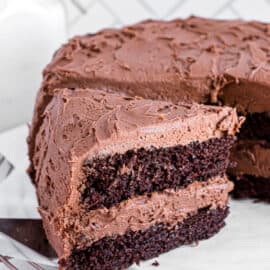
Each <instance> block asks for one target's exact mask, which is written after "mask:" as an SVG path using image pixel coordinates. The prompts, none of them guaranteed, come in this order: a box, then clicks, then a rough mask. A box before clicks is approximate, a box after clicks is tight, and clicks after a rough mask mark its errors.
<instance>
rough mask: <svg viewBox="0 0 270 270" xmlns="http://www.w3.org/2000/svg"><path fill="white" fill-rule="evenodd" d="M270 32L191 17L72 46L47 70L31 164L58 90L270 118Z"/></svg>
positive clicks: (80, 39) (114, 31)
mask: <svg viewBox="0 0 270 270" xmlns="http://www.w3.org/2000/svg"><path fill="white" fill-rule="evenodd" d="M269 29H270V27H269V25H268V24H264V23H259V22H244V21H239V20H237V21H221V20H209V19H202V18H197V17H190V18H188V19H185V20H180V19H177V20H173V21H169V22H165V21H144V22H142V23H139V24H136V25H133V26H129V27H125V28H122V29H107V30H103V31H101V32H98V33H97V34H94V35H93V34H88V35H85V36H80V37H75V38H73V39H71V40H70V41H69V42H68V43H67V44H65V45H64V46H62V48H60V49H59V50H58V51H57V52H56V54H55V55H54V57H53V59H52V61H51V63H50V64H49V65H48V66H47V68H46V69H45V70H44V73H43V78H44V80H43V83H42V86H41V89H40V91H39V94H38V96H37V99H36V108H35V113H34V116H33V121H32V126H31V130H30V136H29V139H28V142H29V153H30V159H31V160H32V157H33V152H34V149H35V141H36V140H35V137H36V134H37V132H38V130H39V127H40V126H41V124H42V119H43V117H42V114H43V112H44V110H45V108H46V106H47V104H48V102H49V101H50V99H51V98H52V96H53V95H55V93H56V88H64V87H68V88H72V89H75V91H76V88H77V87H83V88H86V87H89V88H98V89H105V90H108V91H118V92H119V91H121V92H125V93H127V94H129V95H132V96H135V95H138V96H143V97H146V98H153V99H166V100H172V101H174V102H178V101H179V100H182V99H188V100H193V101H196V102H199V103H213V104H220V103H224V104H226V105H230V106H234V107H236V108H237V109H238V111H239V112H241V113H243V114H245V113H247V112H249V113H252V112H263V111H270V80H269V78H270V49H269V48H270V30H269ZM30 172H31V173H32V174H34V172H35V171H34V170H33V168H32V170H30Z"/></svg>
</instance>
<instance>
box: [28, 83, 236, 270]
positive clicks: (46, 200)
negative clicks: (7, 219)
mask: <svg viewBox="0 0 270 270" xmlns="http://www.w3.org/2000/svg"><path fill="white" fill-rule="evenodd" d="M240 122H241V121H240V120H239V118H238V117H237V114H236V110H235V109H232V108H229V107H215V106H205V105H198V104H193V103H186V102H184V103H178V104H177V105H176V104H173V103H170V102H166V101H153V100H147V99H143V98H139V97H129V96H124V95H122V94H117V93H108V92H106V91H102V90H91V89H78V88H77V89H73V90H70V89H57V90H55V95H54V96H53V98H52V99H51V100H50V102H49V104H48V105H47V107H46V109H45V111H44V112H43V119H42V124H41V125H40V127H39V130H38V132H37V134H36V137H35V146H34V152H33V157H32V161H33V168H34V170H35V178H33V181H34V184H35V185H36V188H37V195H38V199H39V205H40V213H41V215H42V218H43V221H44V227H45V230H46V232H47V236H48V239H49V241H50V243H51V244H52V246H53V247H54V248H55V250H56V252H57V254H58V256H59V258H60V262H59V263H60V268H62V269H81V270H82V269H88V270H89V269H100V270H102V269H108V270H109V269H110V270H113V269H117V270H119V269H124V268H126V267H128V266H129V265H131V264H132V263H134V262H135V263H137V262H139V261H140V260H145V259H149V258H152V257H154V256H157V255H159V254H160V253H162V252H166V251H168V250H170V249H172V248H175V247H177V246H179V245H183V244H191V243H193V242H195V241H198V240H202V239H206V238H209V237H210V236H212V235H213V234H215V233H216V232H218V231H219V229H220V228H222V227H223V225H224V219H225V217H226V215H227V213H228V206H227V200H228V192H230V191H231V190H232V183H231V182H229V181H228V179H227V177H226V175H225V171H226V168H227V166H228V160H229V154H230V149H231V147H232V145H233V142H234V135H235V132H236V131H237V130H238V128H239V126H240Z"/></svg>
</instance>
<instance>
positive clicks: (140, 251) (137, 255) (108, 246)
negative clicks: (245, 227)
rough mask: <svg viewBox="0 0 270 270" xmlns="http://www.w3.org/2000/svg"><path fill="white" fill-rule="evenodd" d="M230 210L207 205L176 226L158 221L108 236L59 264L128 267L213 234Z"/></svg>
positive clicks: (110, 269)
mask: <svg viewBox="0 0 270 270" xmlns="http://www.w3.org/2000/svg"><path fill="white" fill-rule="evenodd" d="M227 214H228V208H227V207H225V208H218V209H212V210H210V209H208V208H205V209H201V210H199V212H198V213H197V214H196V215H193V216H190V217H187V218H186V219H185V220H184V221H183V222H180V223H178V224H177V225H175V226H174V227H171V226H170V225H169V224H166V223H159V224H156V225H154V226H152V227H150V228H148V229H147V230H145V231H137V232H133V231H128V232H126V233H125V234H124V235H121V236H120V235H115V236H113V237H105V238H103V239H101V240H99V241H97V242H95V243H94V244H92V245H91V246H90V247H88V248H85V249H81V250H76V248H75V249H74V250H73V252H72V254H71V255H70V256H69V257H68V258H63V259H62V260H60V266H61V267H62V268H63V269H70V270H71V269H72V270H75V269H78V270H79V269H80V270H84V269H85V270H86V269H87V270H91V269H93V270H94V269H100V270H120V269H125V268H127V267H128V266H130V265H131V264H133V263H138V262H139V261H140V260H147V259H150V258H153V257H156V256H158V255H159V254H161V253H163V252H167V251H169V250H171V249H173V248H176V247H178V246H180V245H186V244H192V243H194V242H197V241H199V240H203V239H207V238H209V237H211V236H212V235H214V234H215V233H217V232H218V231H219V230H220V229H221V228H222V227H223V226H224V219H225V217H226V216H227ZM180 263H181V262H180Z"/></svg>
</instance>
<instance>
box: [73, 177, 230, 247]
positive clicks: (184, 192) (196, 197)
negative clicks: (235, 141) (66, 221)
mask: <svg viewBox="0 0 270 270" xmlns="http://www.w3.org/2000/svg"><path fill="white" fill-rule="evenodd" d="M232 187H233V184H232V183H231V182H229V181H228V179H227V177H226V176H223V177H221V176H217V177H214V178H211V179H209V180H208V181H207V182H194V183H192V184H190V185H189V186H188V187H186V188H184V189H180V190H174V189H167V190H164V191H162V192H153V193H151V194H146V195H141V196H136V197H133V198H130V199H128V200H126V201H123V202H121V203H120V204H118V205H116V206H112V207H111V208H109V209H108V208H99V209H96V210H92V211H89V212H87V211H81V212H80V215H79V216H74V224H73V226H72V227H73V230H72V232H71V231H70V232H69V237H72V239H73V241H74V240H75V243H77V244H78V245H79V246H85V245H88V246H89V245H91V244H92V243H93V242H95V241H97V240H99V239H101V238H103V237H106V236H112V235H123V234H125V232H126V231H127V230H132V231H139V230H142V231H143V230H146V229H147V228H149V227H150V226H152V225H154V224H156V223H167V224H169V225H170V226H174V225H175V224H177V223H178V222H180V221H182V220H184V219H185V218H186V217H188V216H190V215H193V214H195V213H196V212H197V211H198V210H199V209H201V208H205V207H209V206H210V208H212V209H215V208H217V207H225V206H226V204H227V200H228V192H230V191H231V190H232ZM73 241H72V242H73Z"/></svg>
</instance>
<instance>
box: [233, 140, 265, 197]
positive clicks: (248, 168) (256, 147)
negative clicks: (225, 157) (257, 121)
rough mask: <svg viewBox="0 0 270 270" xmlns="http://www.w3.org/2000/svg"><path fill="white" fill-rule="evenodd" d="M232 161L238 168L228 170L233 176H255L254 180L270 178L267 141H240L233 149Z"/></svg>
mask: <svg viewBox="0 0 270 270" xmlns="http://www.w3.org/2000/svg"><path fill="white" fill-rule="evenodd" d="M231 160H233V161H234V162H236V163H237V167H232V168H229V170H228V172H229V173H230V174H232V175H235V176H240V175H244V174H247V175H253V176H254V179H255V178H256V177H266V178H269V177H270V164H269V161H270V143H269V142H267V141H262V140H258V141H253V140H251V141H250V140H239V141H238V143H237V144H236V145H235V146H234V147H233V149H232V153H231ZM269 185H270V182H269ZM269 197H270V194H269Z"/></svg>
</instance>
